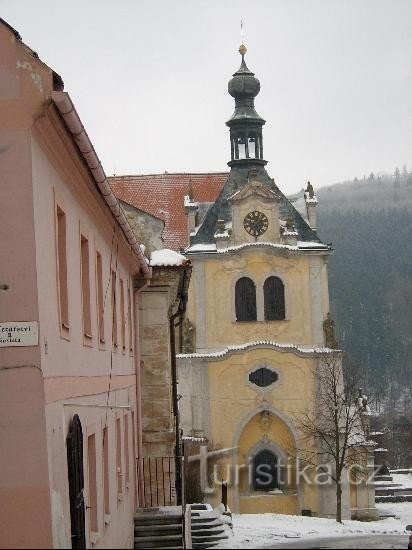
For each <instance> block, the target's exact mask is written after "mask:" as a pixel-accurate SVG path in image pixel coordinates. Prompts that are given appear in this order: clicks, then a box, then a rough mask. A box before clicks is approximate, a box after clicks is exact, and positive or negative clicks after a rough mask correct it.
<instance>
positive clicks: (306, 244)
mask: <svg viewBox="0 0 412 550" xmlns="http://www.w3.org/2000/svg"><path fill="white" fill-rule="evenodd" d="M290 234H291V235H292V233H290ZM293 235H295V233H293ZM254 246H260V247H269V248H280V249H284V250H302V249H316V250H328V246H327V245H325V244H323V243H318V242H315V241H298V242H297V244H296V245H290V244H281V243H270V242H250V243H243V244H238V245H234V246H228V247H227V248H220V249H219V250H217V249H216V245H215V244H193V245H191V246H189V247H188V248H187V249H186V252H188V253H193V252H216V253H217V254H226V253H227V252H235V251H236V250H242V249H243V248H251V247H254Z"/></svg>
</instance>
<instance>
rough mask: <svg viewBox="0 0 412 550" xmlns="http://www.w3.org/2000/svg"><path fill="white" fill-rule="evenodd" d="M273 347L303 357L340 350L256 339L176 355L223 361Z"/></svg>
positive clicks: (339, 353) (180, 357)
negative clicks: (204, 351)
mask: <svg viewBox="0 0 412 550" xmlns="http://www.w3.org/2000/svg"><path fill="white" fill-rule="evenodd" d="M259 348H265V349H273V350H275V351H280V352H281V353H293V354H294V355H297V356H298V357H304V358H319V357H322V356H324V355H333V354H337V355H341V354H342V351H341V350H336V349H331V348H326V347H324V348H304V347H300V346H295V345H294V344H283V343H280V342H274V341H272V340H256V341H254V342H247V343H245V344H238V345H232V346H227V347H224V348H223V349H221V350H218V351H214V352H210V353H180V354H178V355H177V356H176V357H177V358H178V359H180V360H182V361H183V360H186V359H203V360H207V361H213V362H214V361H223V360H225V359H226V358H227V357H230V356H231V355H236V354H241V353H244V352H245V351H250V350H253V349H259Z"/></svg>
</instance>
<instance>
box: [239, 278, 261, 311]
mask: <svg viewBox="0 0 412 550" xmlns="http://www.w3.org/2000/svg"><path fill="white" fill-rule="evenodd" d="M235 309H236V320H237V321H256V320H257V316H256V287H255V283H254V282H253V281H252V279H249V277H242V278H241V279H239V280H238V281H237V282H236V287H235Z"/></svg>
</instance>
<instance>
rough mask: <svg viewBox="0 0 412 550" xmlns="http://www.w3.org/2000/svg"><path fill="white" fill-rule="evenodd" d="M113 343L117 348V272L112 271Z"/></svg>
mask: <svg viewBox="0 0 412 550" xmlns="http://www.w3.org/2000/svg"><path fill="white" fill-rule="evenodd" d="M112 344H113V346H114V347H115V348H117V298H116V272H115V271H112Z"/></svg>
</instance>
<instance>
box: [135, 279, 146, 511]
mask: <svg viewBox="0 0 412 550" xmlns="http://www.w3.org/2000/svg"><path fill="white" fill-rule="evenodd" d="M137 282H138V284H139V285H140V286H137V287H134V286H133V307H134V320H135V321H134V326H135V329H134V363H135V373H136V426H134V427H133V428H134V429H136V428H137V427H139V430H136V431H137V438H136V446H137V453H136V455H137V456H136V457H135V461H136V466H137V468H135V472H137V473H136V489H137V505H138V506H139V507H144V479H143V473H142V471H141V468H140V467H139V462H138V460H139V459H140V458H142V456H143V437H142V429H141V428H142V418H143V415H142V384H141V377H140V371H141V369H140V332H139V330H140V315H139V294H140V293H141V292H142V291H143V290H145V289H146V288H147V287H148V286H149V283H150V281H148V280H142V279H138V280H137Z"/></svg>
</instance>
